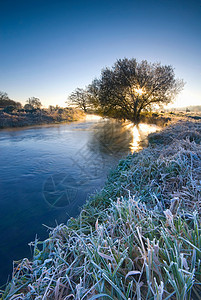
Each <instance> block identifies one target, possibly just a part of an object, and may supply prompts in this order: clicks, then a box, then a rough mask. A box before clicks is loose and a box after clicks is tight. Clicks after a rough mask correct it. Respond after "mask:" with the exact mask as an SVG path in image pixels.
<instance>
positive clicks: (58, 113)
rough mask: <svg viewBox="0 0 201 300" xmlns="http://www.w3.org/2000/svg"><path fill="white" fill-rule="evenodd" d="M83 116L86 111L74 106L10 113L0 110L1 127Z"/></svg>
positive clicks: (66, 119) (53, 121)
mask: <svg viewBox="0 0 201 300" xmlns="http://www.w3.org/2000/svg"><path fill="white" fill-rule="evenodd" d="M83 117H84V113H83V112H82V111H81V110H79V109H74V108H58V109H55V110H52V111H50V110H48V109H38V110H37V109H36V110H33V111H25V110H19V111H17V110H14V111H13V112H10V113H7V112H5V111H3V110H0V128H9V127H23V126H32V125H41V124H52V123H61V122H72V121H77V120H80V119H81V118H83Z"/></svg>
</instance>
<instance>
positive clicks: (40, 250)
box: [1, 121, 201, 299]
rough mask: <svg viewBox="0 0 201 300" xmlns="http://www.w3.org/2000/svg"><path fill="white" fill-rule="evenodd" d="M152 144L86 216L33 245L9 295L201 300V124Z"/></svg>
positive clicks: (172, 130) (175, 129)
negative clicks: (29, 256)
mask: <svg viewBox="0 0 201 300" xmlns="http://www.w3.org/2000/svg"><path fill="white" fill-rule="evenodd" d="M149 141H150V146H149V147H148V148H146V149H143V150H142V151H140V152H138V153H134V154H133V155H129V156H128V157H127V158H126V159H125V160H121V161H120V162H119V165H118V166H117V168H116V169H115V170H114V171H113V172H112V173H111V174H110V176H109V178H108V181H107V183H106V185H105V187H104V189H103V190H102V191H101V192H100V193H98V194H96V195H93V196H91V198H90V199H89V201H88V202H87V203H86V204H85V206H84V207H83V209H82V210H81V213H80V215H79V217H78V218H76V219H73V218H71V219H70V220H69V222H68V224H67V225H62V224H61V225H59V226H57V227H56V228H54V229H51V230H50V236H49V238H48V239H47V240H45V241H44V242H39V241H37V240H36V241H35V242H34V243H32V247H33V259H32V261H29V260H28V259H26V258H25V259H23V260H22V261H21V262H18V263H16V264H15V266H14V270H13V277H12V280H11V282H10V283H9V284H8V285H7V287H6V290H5V292H4V293H2V297H1V298H2V299H11V298H12V299H98V298H100V299H129V298H130V299H140V298H141V299H152V298H153V299H199V295H200V292H201V289H200V283H201V265H200V260H201V251H200V248H201V231H200V230H201V229H200V225H201V224H200V215H201V207H200V202H201V199H200V189H201V183H200V178H201V145H200V143H201V123H200V122H184V121H183V122H182V121H181V122H178V123H176V124H173V125H171V126H170V127H166V128H165V129H164V130H163V131H161V132H160V133H155V134H152V135H151V136H150V138H149Z"/></svg>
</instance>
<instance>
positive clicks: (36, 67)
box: [0, 0, 201, 106]
mask: <svg viewBox="0 0 201 300" xmlns="http://www.w3.org/2000/svg"><path fill="white" fill-rule="evenodd" d="M124 57H127V58H132V57H134V58H136V59H137V60H138V61H141V60H143V59H147V60H148V61H150V62H156V61H157V62H161V63H162V64H168V65H172V66H173V67H174V68H175V74H176V76H177V77H178V78H183V79H184V81H185V82H186V86H185V89H184V91H183V92H182V94H181V95H180V96H179V98H178V100H177V102H176V103H175V105H176V106H184V105H201V1H200V0H188V1H185V0H183V1H179V0H160V1H159V0H156V1H152V0H141V1H140V0H138V1H137V0H82V1H81V0H71V1H70V0H54V1H53V0H0V90H1V91H4V92H7V93H8V95H9V97H10V98H11V99H13V100H16V101H20V102H22V103H25V101H26V100H27V99H28V98H29V97H32V96H34V97H38V98H40V99H41V101H42V103H43V104H44V106H48V105H49V104H52V105H56V104H58V105H61V106H62V105H65V101H66V98H67V96H68V95H69V94H70V93H71V92H72V91H73V90H74V89H75V88H77V87H85V86H86V85H88V84H89V83H90V82H91V81H92V80H93V79H94V78H95V77H98V76H99V75H100V71H101V69H102V68H103V67H106V66H111V65H112V64H113V63H114V62H115V61H116V59H118V58H124Z"/></svg>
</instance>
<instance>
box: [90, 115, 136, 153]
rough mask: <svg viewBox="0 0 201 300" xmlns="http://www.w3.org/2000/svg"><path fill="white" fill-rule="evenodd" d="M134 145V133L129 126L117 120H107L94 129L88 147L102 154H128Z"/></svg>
mask: <svg viewBox="0 0 201 300" xmlns="http://www.w3.org/2000/svg"><path fill="white" fill-rule="evenodd" d="M131 143H132V133H131V131H130V129H128V128H127V126H126V125H125V124H124V123H122V122H120V121H116V120H107V121H105V122H103V123H102V124H100V123H99V124H98V126H97V127H95V128H94V131H93V133H92V135H91V139H90V141H89V143H88V147H89V148H90V150H91V151H95V152H99V153H102V154H109V155H110V154H111V155H115V154H121V153H122V154H123V153H128V152H129V148H130V144H131Z"/></svg>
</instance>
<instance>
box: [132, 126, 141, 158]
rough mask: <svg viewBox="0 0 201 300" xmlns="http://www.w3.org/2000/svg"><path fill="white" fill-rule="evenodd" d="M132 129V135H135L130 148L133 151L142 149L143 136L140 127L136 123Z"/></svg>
mask: <svg viewBox="0 0 201 300" xmlns="http://www.w3.org/2000/svg"><path fill="white" fill-rule="evenodd" d="M131 131H132V135H133V140H132V142H131V143H130V150H131V153H133V152H134V151H139V150H140V149H139V143H140V140H141V138H140V132H139V129H138V127H137V126H136V125H135V126H133V127H132V128H131Z"/></svg>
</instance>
